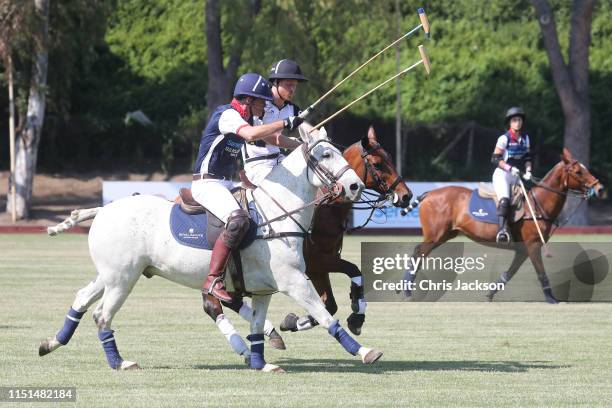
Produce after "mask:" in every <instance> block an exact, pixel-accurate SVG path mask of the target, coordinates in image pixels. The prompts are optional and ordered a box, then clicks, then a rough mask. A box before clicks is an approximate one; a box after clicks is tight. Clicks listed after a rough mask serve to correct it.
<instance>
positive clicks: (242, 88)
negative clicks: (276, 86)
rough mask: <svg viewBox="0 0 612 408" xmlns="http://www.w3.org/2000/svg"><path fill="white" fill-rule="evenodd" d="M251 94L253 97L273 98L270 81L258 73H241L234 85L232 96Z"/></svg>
mask: <svg viewBox="0 0 612 408" xmlns="http://www.w3.org/2000/svg"><path fill="white" fill-rule="evenodd" d="M237 96H252V97H253V98H259V99H264V100H266V101H271V100H273V97H272V90H271V89H270V83H269V82H268V80H267V79H266V78H264V77H262V76H261V75H259V74H256V73H253V72H249V73H247V74H244V75H242V76H241V77H240V78H239V79H238V82H236V86H235V87H234V97H237Z"/></svg>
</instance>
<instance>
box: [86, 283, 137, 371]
mask: <svg viewBox="0 0 612 408" xmlns="http://www.w3.org/2000/svg"><path fill="white" fill-rule="evenodd" d="M139 277H140V273H138V274H132V276H129V277H128V280H127V281H125V280H123V281H119V282H120V284H121V286H119V285H117V284H115V283H114V282H113V286H106V287H105V289H104V298H103V299H102V308H101V312H100V314H99V315H96V316H95V318H96V319H97V326H98V338H99V339H100V341H101V342H102V348H103V349H104V353H105V354H106V360H107V361H108V365H109V366H110V367H111V368H112V369H115V370H129V369H136V368H139V367H138V364H136V363H134V362H132V361H127V360H124V359H123V358H122V357H121V355H120V354H119V350H118V349H117V343H116V341H115V336H114V331H113V330H111V322H112V320H113V317H114V316H115V314H116V313H117V312H118V311H119V309H120V308H121V306H122V305H123V302H125V299H127V297H128V295H129V294H130V292H131V291H132V288H133V287H134V285H135V284H136V282H137V281H138V278H139Z"/></svg>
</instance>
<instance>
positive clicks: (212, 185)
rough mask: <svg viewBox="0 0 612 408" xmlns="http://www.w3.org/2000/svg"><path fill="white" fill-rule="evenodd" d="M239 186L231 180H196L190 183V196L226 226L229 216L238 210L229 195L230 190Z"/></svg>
mask: <svg viewBox="0 0 612 408" xmlns="http://www.w3.org/2000/svg"><path fill="white" fill-rule="evenodd" d="M239 185H240V182H236V181H231V180H216V179H205V180H196V181H192V182H191V195H193V198H194V199H195V200H196V201H197V202H198V203H200V204H202V205H203V206H204V207H206V208H207V209H208V210H209V211H210V212H212V213H213V214H214V215H215V217H217V218H219V219H220V220H221V221H223V222H224V223H226V224H227V219H228V218H229V216H230V214H231V213H232V212H233V211H235V210H239V209H240V205H239V204H238V202H237V201H236V199H235V198H234V196H233V195H232V193H230V189H231V188H234V187H237V186H239Z"/></svg>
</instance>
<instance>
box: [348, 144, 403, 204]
mask: <svg viewBox="0 0 612 408" xmlns="http://www.w3.org/2000/svg"><path fill="white" fill-rule="evenodd" d="M359 147H360V150H361V158H362V159H363V163H364V166H363V167H364V175H363V182H364V184H366V185H367V183H368V174H371V177H372V179H373V180H374V183H376V185H377V187H378V191H379V192H381V193H380V197H381V198H382V197H385V198H386V199H390V198H391V195H392V194H393V193H394V192H395V187H397V186H398V184H399V183H401V182H402V178H401V177H400V176H399V175H398V176H397V177H396V179H395V180H394V181H393V183H391V185H389V186H387V183H386V181H384V180H383V179H382V178H381V177H380V176H379V175H378V173H377V172H376V170H375V169H374V166H373V165H372V163H370V161H369V160H368V156H370V155H372V154H374V152H376V151H377V150H379V149H380V148H381V146H380V144H379V143H376V144H375V145H374V146H372V147H371V148H369V149H367V150H366V149H364V147H363V145H362V144H360V145H359Z"/></svg>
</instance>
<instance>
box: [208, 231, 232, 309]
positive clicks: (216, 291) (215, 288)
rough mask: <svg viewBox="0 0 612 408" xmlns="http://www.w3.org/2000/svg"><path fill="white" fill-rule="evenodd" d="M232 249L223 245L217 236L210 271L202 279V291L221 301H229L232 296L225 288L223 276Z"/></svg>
mask: <svg viewBox="0 0 612 408" xmlns="http://www.w3.org/2000/svg"><path fill="white" fill-rule="evenodd" d="M231 253H232V249H231V248H230V247H228V246H227V245H225V243H224V242H223V239H221V237H219V238H217V241H216V242H215V246H214V247H213V250H212V257H211V258H210V271H209V272H208V276H207V277H206V280H205V281H204V285H203V287H202V292H204V293H210V294H212V295H213V296H214V297H216V298H217V299H219V300H221V301H223V302H231V301H232V297H231V296H230V294H229V293H227V290H226V289H225V284H224V283H223V278H224V277H225V265H226V264H227V260H228V259H229V256H230V254H231Z"/></svg>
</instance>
